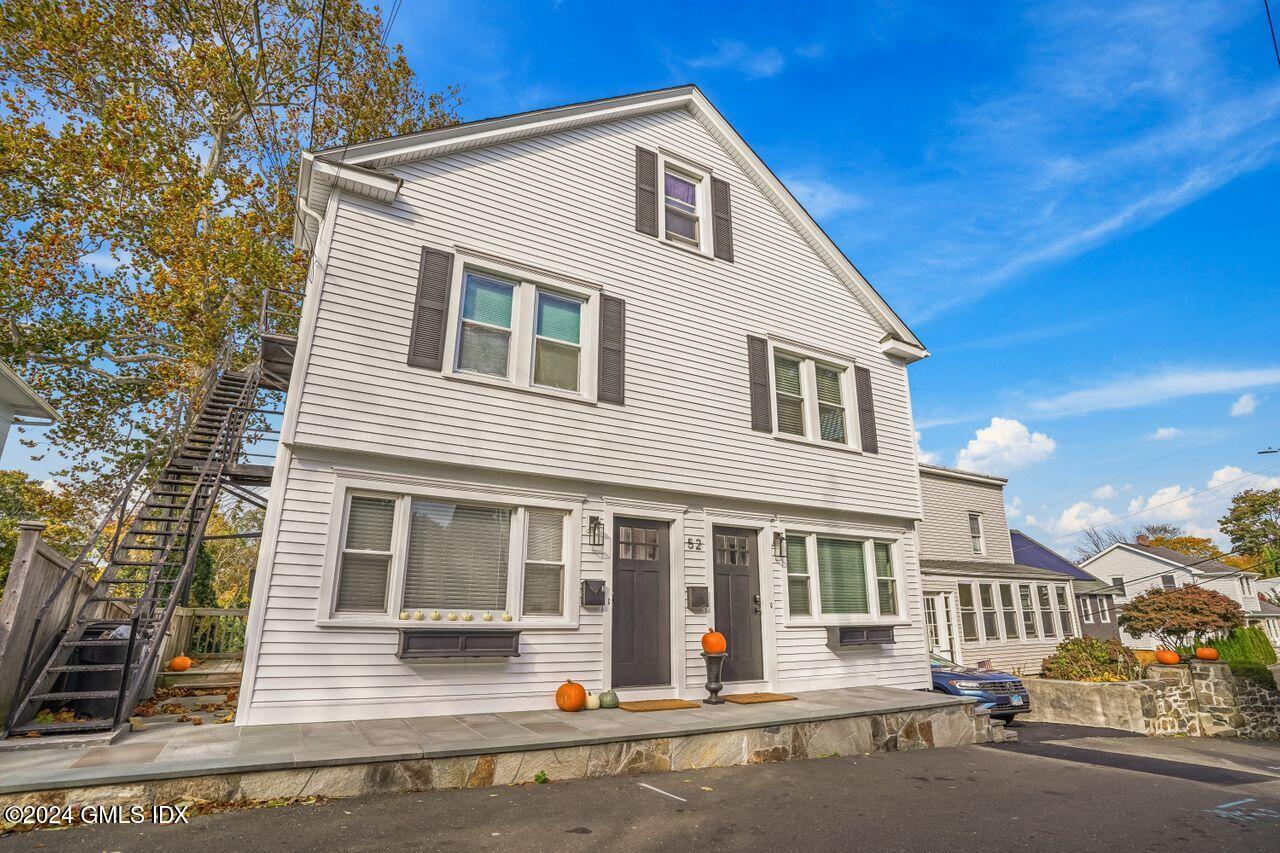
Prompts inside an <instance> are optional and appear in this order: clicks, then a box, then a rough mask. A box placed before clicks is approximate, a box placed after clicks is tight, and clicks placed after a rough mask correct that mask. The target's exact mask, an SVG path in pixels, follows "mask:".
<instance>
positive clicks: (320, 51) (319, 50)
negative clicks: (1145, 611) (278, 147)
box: [307, 0, 329, 148]
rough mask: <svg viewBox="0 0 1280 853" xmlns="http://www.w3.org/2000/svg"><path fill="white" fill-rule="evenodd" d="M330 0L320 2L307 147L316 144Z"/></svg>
mask: <svg viewBox="0 0 1280 853" xmlns="http://www.w3.org/2000/svg"><path fill="white" fill-rule="evenodd" d="M328 8H329V2H328V0H320V37H319V38H318V39H317V40H316V70H315V73H314V74H312V75H311V129H310V130H308V131H307V147H308V148H314V147H315V144H316V100H317V99H318V98H319V97H320V65H321V63H322V62H323V61H324V13H325V11H326V10H327V9H328Z"/></svg>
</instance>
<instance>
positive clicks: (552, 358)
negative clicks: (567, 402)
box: [446, 263, 600, 399]
mask: <svg viewBox="0 0 1280 853" xmlns="http://www.w3.org/2000/svg"><path fill="white" fill-rule="evenodd" d="M485 266H486V267H488V266H490V265H489V264H486V265H485ZM492 267H493V269H488V268H483V269H482V268H480V267H479V266H470V265H468V266H465V267H464V268H463V270H462V273H461V275H462V278H461V282H460V286H459V288H458V290H459V291H461V292H460V295H459V296H458V297H457V298H456V302H455V305H454V308H453V310H454V311H455V312H456V313H455V314H454V317H455V318H456V320H455V322H454V324H453V325H452V326H451V329H452V331H451V332H450V333H449V334H450V337H451V339H452V348H453V355H452V358H451V359H448V360H446V361H447V362H448V364H447V365H446V366H447V367H449V368H450V369H448V370H446V373H447V374H448V375H450V376H453V377H458V378H463V377H465V378H471V379H475V380H478V381H484V382H493V383H501V384H507V385H511V386H514V387H520V388H527V389H531V390H537V391H542V392H544V393H550V394H555V395H568V396H575V397H585V398H587V399H593V398H594V396H595V391H596V369H595V368H596V362H597V361H598V359H597V358H595V357H594V356H595V353H596V352H597V346H598V343H597V340H596V338H597V335H596V332H597V331H598V329H597V326H598V322H597V321H596V318H597V317H598V316H599V315H598V313H597V311H598V304H597V303H598V301H599V299H600V294H599V292H598V291H597V290H594V289H592V288H590V287H587V286H585V285H581V286H580V285H574V284H571V283H569V282H563V283H561V282H559V281H557V282H555V283H550V282H544V281H533V280H530V279H529V278H527V277H525V276H523V275H521V271H520V270H519V269H517V268H515V267H513V266H511V265H509V264H502V263H494V264H492Z"/></svg>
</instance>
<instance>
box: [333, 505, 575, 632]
mask: <svg viewBox="0 0 1280 853" xmlns="http://www.w3.org/2000/svg"><path fill="white" fill-rule="evenodd" d="M573 517H574V516H573V513H572V512H571V511H570V510H569V508H568V507H559V506H557V507H546V506H524V505H521V504H519V503H505V502H500V501H493V502H490V501H488V500H484V499H473V498H465V499H461V500H456V499H448V498H444V497H435V496H432V495H414V494H395V493H377V494H373V493H351V494H349V495H348V497H347V500H346V508H345V516H344V519H343V524H344V534H343V540H342V548H341V551H340V554H339V557H338V563H337V566H336V573H337V574H336V577H335V578H334V581H333V588H334V597H333V602H334V603H333V613H334V615H335V617H337V618H338V619H351V618H354V617H358V616H365V617H382V618H383V619H393V620H396V621H399V620H398V619H397V616H398V614H400V613H401V612H408V613H409V614H410V617H409V618H411V619H414V621H417V620H418V618H423V619H424V621H425V620H426V619H427V618H428V617H427V614H436V615H437V617H438V618H437V619H435V620H430V621H439V622H448V621H456V622H471V623H472V624H471V625H470V626H469V627H481V626H483V625H484V624H485V623H493V625H503V624H506V622H504V620H503V618H502V617H503V615H504V614H507V615H510V617H511V619H510V620H509V621H512V622H520V621H536V620H538V619H539V618H541V619H544V620H545V619H546V618H548V617H552V618H554V617H561V618H563V617H565V616H566V615H567V601H566V595H565V591H566V589H568V588H569V581H568V578H567V575H568V572H569V569H570V567H571V565H572V561H571V553H570V549H569V548H568V547H567V546H568V544H569V543H570V541H571V539H572V537H570V536H569V535H568V530H569V526H570V524H571V521H572V519H573ZM417 613H422V614H423V617H417V616H416V615H415V614H417ZM485 614H488V618H487V619H486V618H485ZM451 616H452V618H451Z"/></svg>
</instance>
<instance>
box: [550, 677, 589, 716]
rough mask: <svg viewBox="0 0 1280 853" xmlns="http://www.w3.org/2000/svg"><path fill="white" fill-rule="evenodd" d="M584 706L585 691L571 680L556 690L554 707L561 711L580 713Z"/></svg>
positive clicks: (585, 703) (585, 701)
mask: <svg viewBox="0 0 1280 853" xmlns="http://www.w3.org/2000/svg"><path fill="white" fill-rule="evenodd" d="M586 705H587V690H586V688H585V687H583V686H582V685H581V684H578V683H576V682H574V681H573V679H567V680H566V681H565V683H564V684H561V685H560V686H559V687H558V688H556V707H557V708H559V709H560V710H561V711H581V710H582V709H583V708H585V707H586Z"/></svg>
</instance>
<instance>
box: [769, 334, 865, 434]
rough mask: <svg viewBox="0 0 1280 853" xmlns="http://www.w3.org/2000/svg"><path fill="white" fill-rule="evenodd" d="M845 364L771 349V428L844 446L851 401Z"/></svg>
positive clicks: (850, 431)
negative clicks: (772, 412) (772, 421)
mask: <svg viewBox="0 0 1280 853" xmlns="http://www.w3.org/2000/svg"><path fill="white" fill-rule="evenodd" d="M852 374H853V371H852V370H850V369H849V367H848V366H847V365H842V364H837V363H835V362H832V361H826V360H824V359H821V358H817V357H813V356H809V355H805V354H802V353H799V352H791V351H787V350H783V349H781V348H776V349H774V351H773V405H774V427H775V429H776V431H777V434H778V435H780V436H784V437H785V436H795V437H798V438H804V439H808V440H809V441H813V442H818V443H821V444H835V445H841V446H844V447H848V446H850V445H851V444H852V436H853V434H854V432H855V430H854V429H853V424H852V423H850V414H851V412H850V401H851V400H853V388H852V386H851V377H852Z"/></svg>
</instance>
